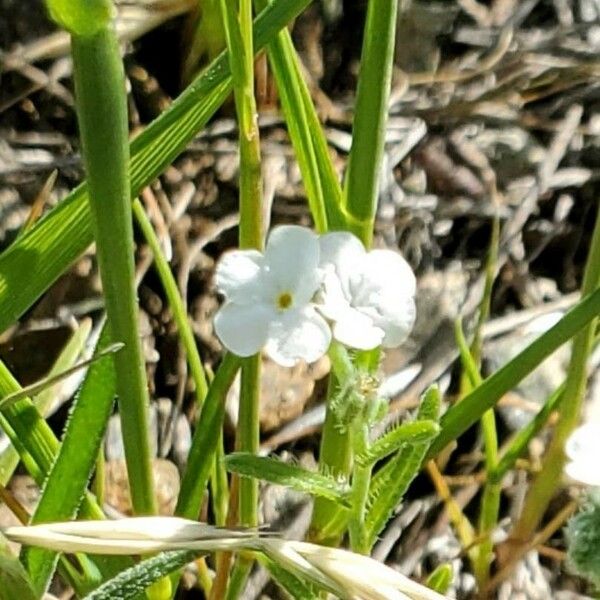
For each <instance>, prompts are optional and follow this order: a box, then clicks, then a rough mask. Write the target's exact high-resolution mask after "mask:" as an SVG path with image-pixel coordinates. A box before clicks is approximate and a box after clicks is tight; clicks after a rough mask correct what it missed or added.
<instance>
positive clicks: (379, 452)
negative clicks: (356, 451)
mask: <svg viewBox="0 0 600 600" xmlns="http://www.w3.org/2000/svg"><path fill="white" fill-rule="evenodd" d="M439 432H440V426H439V425H438V424H437V423H436V422H435V421H425V420H424V421H412V422H410V423H403V424H402V425H399V426H398V427H395V428H394V429H392V430H391V431H388V432H387V433H386V434H385V435H383V436H382V437H380V438H379V439H378V440H377V441H375V442H374V443H373V444H372V445H371V446H370V448H369V449H368V451H367V452H366V453H365V454H362V455H359V456H356V461H357V462H358V463H360V464H365V465H366V464H370V465H374V464H375V463H376V462H377V461H379V460H382V459H383V458H385V457H386V456H389V455H390V454H393V453H394V452H396V451H397V450H398V449H399V448H400V447H402V446H406V445H410V444H419V443H422V442H431V441H433V439H434V438H435V436H436V435H437V434H438V433H439Z"/></svg>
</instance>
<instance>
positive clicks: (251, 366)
mask: <svg viewBox="0 0 600 600" xmlns="http://www.w3.org/2000/svg"><path fill="white" fill-rule="evenodd" d="M237 5H238V7H239V8H238V12H237V14H236V11H235V9H234V6H235V3H233V2H230V1H228V0H221V11H222V13H223V22H224V29H225V38H226V41H227V48H228V50H229V58H230V65H231V74H232V79H233V94H234V98H235V107H236V113H237V120H238V127H239V145H240V228H239V245H240V248H256V249H258V250H261V249H262V247H263V239H264V232H263V223H262V177H261V163H260V133H259V129H258V115H257V112H256V100H255V98H254V48H253V40H252V0H239V2H238V3H237ZM260 365H261V360H260V354H256V355H255V356H252V357H249V358H246V359H244V360H243V361H242V376H241V385H240V410H239V422H238V431H237V448H238V449H239V450H240V451H242V452H250V453H252V454H256V453H258V447H259V444H260V424H259V401H260ZM239 490H240V491H239V519H240V523H241V524H242V525H247V526H250V527H255V526H256V525H258V481H257V480H256V479H251V478H247V477H242V478H241V480H240V486H239ZM251 564H252V563H251V562H249V561H248V560H247V559H244V558H239V559H238V561H237V562H236V565H235V567H234V570H233V573H232V576H231V582H232V583H235V582H237V583H236V585H235V586H234V587H231V586H230V589H229V590H228V592H227V597H237V592H238V588H241V587H243V583H244V582H245V581H246V578H247V576H248V574H249V572H250V568H251ZM231 594H234V596H231Z"/></svg>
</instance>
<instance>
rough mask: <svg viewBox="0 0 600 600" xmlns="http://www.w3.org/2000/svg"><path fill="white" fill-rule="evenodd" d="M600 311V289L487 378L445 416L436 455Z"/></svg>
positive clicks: (434, 450) (433, 450)
mask: <svg viewBox="0 0 600 600" xmlns="http://www.w3.org/2000/svg"><path fill="white" fill-rule="evenodd" d="M599 313H600V290H597V291H595V292H594V293H593V294H590V295H589V296H586V297H585V298H584V299H583V300H581V301H580V302H579V303H578V304H577V306H575V307H574V308H573V309H571V310H570V311H569V312H568V313H567V314H566V315H565V316H564V317H563V318H562V319H561V320H560V321H559V322H558V323H557V324H556V325H554V327H551V328H550V329H549V330H548V331H546V332H545V333H543V334H542V335H541V336H540V337H538V338H537V339H536V340H535V341H533V342H532V343H531V344H530V345H529V346H527V348H525V349H524V350H523V351H522V352H520V353H519V354H518V355H517V356H516V357H515V358H513V359H512V360H511V361H510V362H508V363H506V365H504V367H502V368H501V369H499V370H498V371H496V372H495V373H494V374H493V375H491V376H490V377H488V378H487V379H486V380H485V381H484V382H483V383H482V384H481V385H480V386H479V387H477V388H476V389H475V390H473V391H472V392H471V393H469V394H467V395H466V396H465V397H464V398H463V399H462V400H461V401H460V402H459V403H458V404H456V405H455V406H453V407H452V408H450V410H448V412H446V414H445V415H444V416H443V417H442V419H441V421H440V425H441V427H442V430H441V432H440V435H439V436H438V437H437V438H436V440H435V441H434V443H433V444H432V446H431V449H430V450H429V454H428V456H430V457H432V456H435V455H436V454H437V453H438V452H440V451H441V450H442V449H443V448H445V447H446V445H447V444H448V443H449V442H451V441H452V440H455V439H456V438H458V437H459V436H460V435H461V434H463V433H464V432H465V431H466V430H467V429H468V428H469V427H471V426H472V425H473V424H474V423H476V422H477V421H478V420H479V419H480V418H481V416H482V415H483V413H484V412H485V411H486V410H488V409H489V408H491V407H492V406H494V405H495V404H496V403H497V402H498V400H500V398H502V396H503V395H504V394H506V393H507V392H508V391H509V390H511V389H512V388H514V387H515V386H516V385H517V384H518V383H519V382H520V381H521V380H522V379H523V378H525V377H526V376H527V375H528V374H529V373H531V371H533V370H534V369H535V368H536V367H537V366H538V365H539V364H540V363H541V362H542V361H543V360H544V359H546V358H547V357H548V356H550V354H552V353H553V352H554V351H555V350H556V349H557V348H559V347H560V346H562V345H563V344H564V343H565V342H567V341H568V340H570V339H571V338H572V337H573V336H574V335H575V334H576V333H577V332H578V331H579V330H581V328H582V327H584V326H585V325H586V324H587V323H589V322H590V321H591V320H592V319H594V318H595V317H596V316H597V315H598V314H599Z"/></svg>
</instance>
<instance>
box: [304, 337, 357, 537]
mask: <svg viewBox="0 0 600 600" xmlns="http://www.w3.org/2000/svg"><path fill="white" fill-rule="evenodd" d="M329 358H330V360H331V365H332V369H331V373H330V374H329V382H328V386H327V400H326V402H327V410H326V412H325V422H324V423H323V432H322V434H321V444H320V448H319V468H320V470H321V472H323V473H325V474H327V475H334V476H335V477H339V476H342V477H345V478H349V475H350V469H351V465H352V448H351V444H350V436H349V435H348V432H347V431H345V430H343V429H342V428H340V424H339V419H338V416H337V414H336V413H335V411H334V410H333V409H332V406H331V404H332V403H331V399H332V398H333V396H334V395H335V394H337V393H338V392H339V387H340V385H343V383H344V382H345V381H346V380H347V379H348V377H349V376H350V374H351V373H352V370H353V367H352V363H351V362H350V360H349V358H348V354H347V352H346V351H345V349H344V347H343V346H341V345H340V344H338V343H337V342H332V344H331V346H330V348H329ZM339 512H340V507H339V505H338V504H337V503H335V502H332V501H331V500H327V499H325V498H316V499H315V503H314V508H313V515H312V520H311V524H310V530H309V539H310V540H311V541H313V542H316V543H320V544H327V545H336V544H337V543H338V542H339V538H340V536H341V534H342V531H337V530H334V531H331V530H330V529H329V525H330V524H331V522H332V521H333V520H334V519H335V516H336V515H337V514H338V513H339ZM339 523H340V526H345V520H340V521H339Z"/></svg>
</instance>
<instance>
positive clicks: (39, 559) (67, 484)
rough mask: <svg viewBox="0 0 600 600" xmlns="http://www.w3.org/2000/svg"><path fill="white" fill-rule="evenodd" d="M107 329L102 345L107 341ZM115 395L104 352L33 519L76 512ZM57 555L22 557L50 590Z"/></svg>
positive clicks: (33, 551) (39, 584) (37, 552)
mask: <svg viewBox="0 0 600 600" xmlns="http://www.w3.org/2000/svg"><path fill="white" fill-rule="evenodd" d="M108 340H109V336H108V332H107V331H106V330H104V331H103V333H102V334H101V336H100V339H99V341H98V348H99V349H102V348H103V347H105V346H106V345H107V344H108ZM114 397H115V371H114V365H113V362H112V360H111V359H110V357H109V356H106V355H105V356H104V357H103V358H101V359H100V360H98V361H97V362H95V363H93V364H92V366H91V367H90V369H89V370H88V372H87V374H86V377H85V380H84V382H83V384H82V386H81V389H80V390H79V392H78V394H77V397H76V399H75V403H74V405H73V409H72V411H71V415H70V417H69V420H68V422H67V426H66V429H65V433H64V435H63V442H62V444H61V446H60V449H59V452H58V455H57V457H56V460H55V461H54V463H53V465H52V468H51V469H50V472H49V474H48V477H47V478H46V481H45V483H44V486H43V488H42V493H41V497H40V501H39V503H38V505H37V507H36V510H35V512H34V514H33V516H32V523H47V522H52V521H64V520H67V519H72V518H74V517H75V516H76V514H77V510H78V508H79V505H80V504H81V499H82V498H83V496H84V493H85V490H86V488H87V484H88V481H89V479H90V476H91V473H92V471H93V469H94V464H95V461H96V457H97V456H98V452H99V450H100V446H101V443H102V439H103V436H104V431H105V429H106V424H107V422H108V417H109V415H110V412H111V409H112V406H113V400H114ZM56 559H57V555H56V554H55V553H54V552H51V551H49V550H43V549H41V548H29V549H27V550H25V552H24V556H23V560H24V564H25V565H26V567H27V570H28V571H29V574H30V576H31V579H32V581H33V583H34V585H35V588H36V589H37V590H39V591H42V590H44V589H46V586H47V584H48V583H49V581H50V578H51V576H52V573H53V572H54V568H55V566H56Z"/></svg>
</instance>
